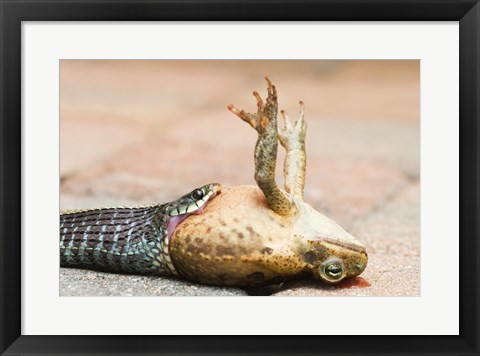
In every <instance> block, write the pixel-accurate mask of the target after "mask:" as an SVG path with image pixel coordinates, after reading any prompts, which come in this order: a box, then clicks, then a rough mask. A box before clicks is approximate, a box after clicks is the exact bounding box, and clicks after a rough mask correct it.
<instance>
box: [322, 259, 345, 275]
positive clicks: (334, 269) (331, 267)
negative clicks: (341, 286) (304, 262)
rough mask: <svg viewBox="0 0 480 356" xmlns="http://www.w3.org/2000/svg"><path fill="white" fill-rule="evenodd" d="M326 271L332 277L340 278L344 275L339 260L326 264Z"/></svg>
mask: <svg viewBox="0 0 480 356" xmlns="http://www.w3.org/2000/svg"><path fill="white" fill-rule="evenodd" d="M324 273H325V275H326V276H327V277H329V278H331V279H339V278H341V277H342V275H343V268H342V265H341V264H340V263H339V262H332V263H329V264H328V265H326V266H325V269H324Z"/></svg>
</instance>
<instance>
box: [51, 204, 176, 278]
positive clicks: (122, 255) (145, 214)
mask: <svg viewBox="0 0 480 356" xmlns="http://www.w3.org/2000/svg"><path fill="white" fill-rule="evenodd" d="M164 212H165V205H152V206H148V207H117V208H103V209H92V210H84V211H78V212H71V213H68V212H67V213H64V214H61V215H60V265H61V266H63V267H76V268H86V269H94V270H100V271H106V272H119V271H121V272H123V273H132V274H137V273H140V274H159V275H177V272H176V271H175V268H174V266H173V264H172V261H171V259H170V255H169V252H168V243H169V241H168V232H167V219H168V218H169V217H168V216H167V215H165V214H164Z"/></svg>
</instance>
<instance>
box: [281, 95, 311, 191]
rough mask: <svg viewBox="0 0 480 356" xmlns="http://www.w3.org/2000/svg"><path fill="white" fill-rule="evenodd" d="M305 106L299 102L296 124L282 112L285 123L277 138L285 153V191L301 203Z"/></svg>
mask: <svg viewBox="0 0 480 356" xmlns="http://www.w3.org/2000/svg"><path fill="white" fill-rule="evenodd" d="M304 112H305V105H304V104H303V102H302V101H300V112H299V114H298V119H297V122H296V123H295V124H294V125H292V124H291V123H290V119H289V118H288V115H287V113H286V112H285V111H284V110H282V111H281V113H282V116H283V120H284V123H285V126H284V128H283V129H279V131H278V138H279V140H280V143H281V144H282V146H283V147H284V148H285V150H286V151H287V155H286V156H285V163H284V165H283V173H284V175H285V190H286V191H287V192H288V193H290V194H291V195H292V196H293V197H294V198H297V199H300V200H302V201H303V188H304V186H305V166H306V162H307V155H306V152H305V134H306V131H307V124H306V122H305V120H304V118H303V117H304Z"/></svg>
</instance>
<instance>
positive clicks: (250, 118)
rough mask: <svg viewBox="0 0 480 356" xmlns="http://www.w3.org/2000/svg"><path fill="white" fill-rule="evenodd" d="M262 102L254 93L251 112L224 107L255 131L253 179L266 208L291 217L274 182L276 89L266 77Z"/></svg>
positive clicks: (292, 211) (291, 208) (293, 210)
mask: <svg viewBox="0 0 480 356" xmlns="http://www.w3.org/2000/svg"><path fill="white" fill-rule="evenodd" d="M265 80H266V81H267V93H268V96H267V99H266V103H264V101H263V100H262V98H261V97H260V94H258V92H256V91H254V92H253V96H254V97H255V99H256V100H257V112H256V113H255V114H251V113H249V112H246V111H245V110H240V109H238V108H236V107H235V106H234V105H231V104H230V105H228V110H230V111H231V112H232V113H234V114H235V115H237V116H238V117H239V118H240V119H242V120H243V121H245V122H246V123H248V124H249V125H250V126H251V127H253V128H254V129H255V130H256V131H257V132H258V139H257V143H256V145H255V153H254V158H255V181H256V182H257V184H258V186H259V188H260V189H261V190H262V192H263V194H264V195H265V198H266V199H267V204H268V206H269V208H270V209H272V210H273V211H274V212H275V213H277V214H278V215H281V216H291V215H294V214H296V213H297V208H296V206H295V205H294V203H293V200H292V197H291V196H290V195H289V194H287V193H285V192H284V191H282V190H281V189H280V188H279V187H278V186H277V183H276V182H275V164H276V161H277V149H278V129H277V110H278V102H277V90H276V89H275V86H274V85H273V84H272V82H271V81H270V79H269V78H268V77H265Z"/></svg>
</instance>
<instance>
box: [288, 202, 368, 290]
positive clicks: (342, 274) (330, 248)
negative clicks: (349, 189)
mask: <svg viewBox="0 0 480 356" xmlns="http://www.w3.org/2000/svg"><path fill="white" fill-rule="evenodd" d="M297 207H298V209H299V211H300V214H299V215H298V218H297V220H296V222H295V224H294V238H295V239H296V243H295V246H296V248H295V249H296V252H297V254H298V256H299V258H301V259H302V260H303V262H304V263H305V266H306V267H305V268H306V269H307V270H308V271H309V272H310V273H311V274H312V275H313V277H314V278H316V279H319V280H321V281H323V282H326V283H329V284H335V283H338V282H340V281H341V280H343V279H344V278H348V277H355V276H358V275H360V274H361V273H362V272H363V270H364V269H365V267H366V266H367V262H368V255H367V252H366V249H365V246H363V245H362V243H361V242H360V241H358V240H357V239H356V238H355V237H354V236H352V235H351V234H349V233H348V232H346V231H345V230H344V229H343V228H341V227H340V226H339V225H338V224H337V223H335V222H333V221H332V220H330V219H329V218H327V217H326V216H324V215H322V214H320V213H319V212H318V211H316V210H314V209H313V208H312V207H311V206H310V205H308V204H307V203H304V202H298V203H297Z"/></svg>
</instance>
